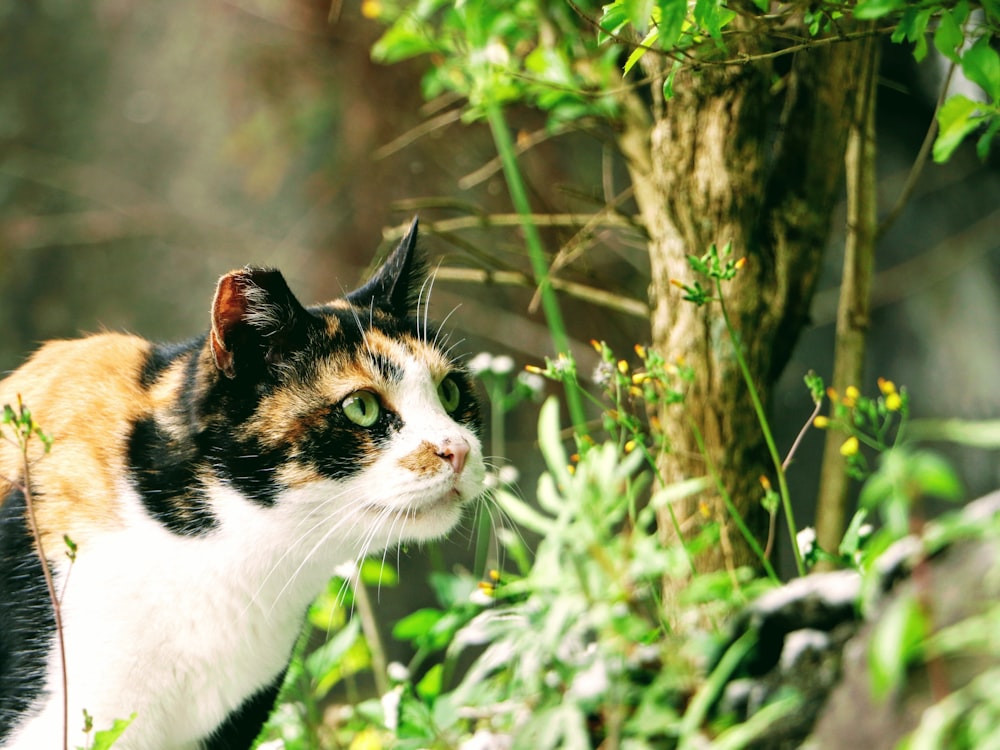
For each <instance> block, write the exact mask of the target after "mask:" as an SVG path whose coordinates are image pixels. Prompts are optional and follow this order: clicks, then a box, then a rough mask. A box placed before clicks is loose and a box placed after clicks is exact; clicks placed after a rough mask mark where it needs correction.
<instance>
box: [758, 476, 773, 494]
mask: <svg viewBox="0 0 1000 750" xmlns="http://www.w3.org/2000/svg"><path fill="white" fill-rule="evenodd" d="M760 486H761V487H763V488H764V491H765V492H769V491H770V489H771V480H770V479H768V478H767V476H766V475H765V474H761V475H760Z"/></svg>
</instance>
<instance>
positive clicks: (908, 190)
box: [875, 62, 958, 239]
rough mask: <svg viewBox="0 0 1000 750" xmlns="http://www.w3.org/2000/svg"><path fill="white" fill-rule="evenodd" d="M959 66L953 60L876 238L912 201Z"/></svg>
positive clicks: (894, 221) (882, 233)
mask: <svg viewBox="0 0 1000 750" xmlns="http://www.w3.org/2000/svg"><path fill="white" fill-rule="evenodd" d="M957 67H958V63H956V62H952V63H951V65H950V66H949V67H948V73H947V75H946V76H945V78H944V83H942V84H941V91H940V92H938V98H937V102H936V103H935V104H934V114H932V115H931V122H930V125H928V126H927V133H926V134H925V135H924V142H923V143H921V144H920V151H919V152H918V153H917V158H916V159H914V161H913V166H912V167H911V168H910V173H909V174H908V175H907V176H906V182H905V183H903V189H902V190H900V191H899V197H898V198H896V203H895V204H894V205H893V207H892V209H891V210H890V211H889V213H888V214H886V216H885V218H884V219H882V222H881V223H880V224H879V226H878V230H877V231H876V233H875V237H876V239H881V238H882V236H883V235H885V233H886V232H888V231H889V228H890V227H891V226H892V225H893V224H895V223H896V219H898V218H899V215H900V214H901V213H903V209H904V208H905V207H906V204H907V203H909V202H910V197H911V196H912V195H913V191H914V190H915V189H916V187H917V180H918V179H919V178H920V174H921V173H922V172H923V171H924V167H925V166H926V165H927V157H928V156H930V154H931V148H932V147H933V146H934V137H935V136H936V135H937V131H938V125H937V116H938V112H940V111H941V107H942V105H943V104H944V100H945V97H947V96H948V89H949V88H950V87H951V79H952V78H953V77H954V75H955V69H956V68H957Z"/></svg>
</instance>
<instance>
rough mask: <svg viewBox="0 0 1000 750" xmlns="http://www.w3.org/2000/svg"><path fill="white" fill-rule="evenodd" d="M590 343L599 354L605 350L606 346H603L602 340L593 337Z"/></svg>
mask: <svg viewBox="0 0 1000 750" xmlns="http://www.w3.org/2000/svg"><path fill="white" fill-rule="evenodd" d="M590 345H591V346H592V347H594V351H595V352H597V353H598V354H602V353H603V352H604V347H603V346H601V342H600V341H598V340H597V339H591V340H590Z"/></svg>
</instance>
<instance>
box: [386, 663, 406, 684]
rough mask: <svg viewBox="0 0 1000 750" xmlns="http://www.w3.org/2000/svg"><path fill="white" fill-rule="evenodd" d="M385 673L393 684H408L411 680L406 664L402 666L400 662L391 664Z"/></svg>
mask: <svg viewBox="0 0 1000 750" xmlns="http://www.w3.org/2000/svg"><path fill="white" fill-rule="evenodd" d="M385 671H386V674H388V675H389V679H390V680H392V681H393V682H406V681H407V680H408V679H410V670H409V669H407V668H406V665H405V664H400V663H399V662H398V661H393V662H389V666H387V667H386V668H385Z"/></svg>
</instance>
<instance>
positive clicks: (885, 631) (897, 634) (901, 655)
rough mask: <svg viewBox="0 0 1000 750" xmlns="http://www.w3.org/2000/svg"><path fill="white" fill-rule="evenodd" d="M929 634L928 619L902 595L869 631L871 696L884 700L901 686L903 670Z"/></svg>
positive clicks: (910, 598)
mask: <svg viewBox="0 0 1000 750" xmlns="http://www.w3.org/2000/svg"><path fill="white" fill-rule="evenodd" d="M927 633H928V629H927V617H926V615H925V614H924V611H923V609H921V607H920V603H919V602H918V601H917V599H916V597H915V596H914V595H913V594H909V595H901V596H900V597H899V598H898V599H896V600H895V601H893V602H892V603H891V604H890V605H889V607H888V608H887V609H886V610H885V612H884V613H883V614H882V616H881V618H879V620H878V622H877V623H876V625H875V628H874V630H873V631H872V639H871V643H870V644H869V650H868V666H869V674H870V677H871V687H872V694H873V695H874V696H875V697H876V698H877V699H881V698H884V697H885V696H886V695H888V693H889V692H890V691H892V690H894V689H896V688H898V687H900V686H901V685H902V683H903V679H904V677H905V676H906V668H907V666H908V665H909V664H910V662H911V661H912V660H913V657H914V656H915V654H916V653H917V652H918V650H919V648H920V645H921V644H922V643H923V641H924V639H925V638H926V636H927Z"/></svg>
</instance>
